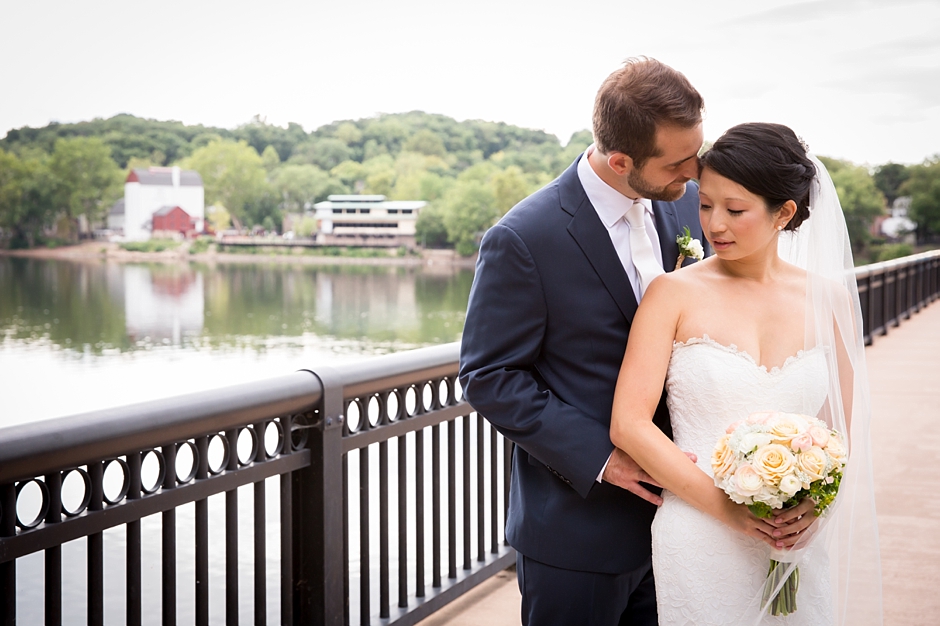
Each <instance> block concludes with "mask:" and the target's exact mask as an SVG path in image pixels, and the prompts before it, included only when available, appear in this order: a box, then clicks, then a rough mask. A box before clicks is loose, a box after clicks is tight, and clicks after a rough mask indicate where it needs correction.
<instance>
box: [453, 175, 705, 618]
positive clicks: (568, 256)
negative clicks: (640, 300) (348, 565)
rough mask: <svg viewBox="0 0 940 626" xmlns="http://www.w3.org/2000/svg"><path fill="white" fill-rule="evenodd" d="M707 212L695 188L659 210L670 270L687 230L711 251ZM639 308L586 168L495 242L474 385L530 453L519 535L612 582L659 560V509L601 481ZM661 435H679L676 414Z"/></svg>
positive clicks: (477, 289)
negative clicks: (653, 551) (655, 531)
mask: <svg viewBox="0 0 940 626" xmlns="http://www.w3.org/2000/svg"><path fill="white" fill-rule="evenodd" d="M698 205H699V202H698V188H697V187H696V186H695V184H694V183H691V182H690V183H688V184H687V186H686V193H685V195H684V196H683V197H682V198H681V199H679V200H677V201H675V202H657V201H654V202H653V213H654V216H655V220H656V229H657V231H658V235H659V238H660V244H661V250H662V256H663V260H664V265H665V266H666V271H670V270H672V269H673V268H674V267H675V261H676V259H677V257H678V254H679V251H678V246H677V244H676V236H677V234H679V233H681V231H682V228H683V227H684V226H688V227H689V228H690V229H691V231H692V234H693V236H694V237H698V238H701V227H700V225H699V218H698ZM636 309H637V301H636V297H635V296H634V292H633V288H632V287H631V284H630V281H629V279H628V277H627V274H626V272H625V271H624V268H623V265H622V264H621V261H620V259H619V257H618V255H617V252H616V250H615V249H614V245H613V243H612V242H611V239H610V236H609V234H608V232H607V229H606V228H605V226H604V224H603V223H602V222H601V219H600V218H599V217H598V215H597V212H596V211H595V210H594V207H593V206H592V205H591V203H590V201H589V200H588V197H587V195H586V194H585V192H584V188H583V187H582V185H581V182H580V180H579V178H578V172H577V161H575V163H574V164H573V165H572V166H570V167H569V168H568V169H567V170H566V171H565V172H564V173H563V174H562V175H561V176H560V177H559V178H557V179H555V180H554V181H552V182H551V183H549V184H548V185H547V186H546V187H544V188H543V189H541V190H539V191H538V192H536V193H534V194H533V195H531V196H529V197H528V198H526V199H525V200H523V201H522V202H520V203H519V204H518V205H517V206H516V207H514V208H513V209H512V210H511V211H510V212H509V213H507V214H506V216H505V217H503V219H502V220H500V222H499V223H498V224H497V225H496V226H494V227H493V228H491V229H490V230H489V231H488V232H487V233H486V235H485V236H484V237H483V241H482V244H481V247H480V256H479V260H478V262H477V268H476V276H475V278H474V282H473V288H472V289H471V292H470V303H469V308H468V311H467V318H466V323H465V327H464V334H463V340H462V345H461V350H460V382H461V384H462V386H463V389H464V393H465V395H466V398H467V400H468V401H469V403H470V404H471V405H472V406H473V407H474V409H476V410H477V411H478V412H479V413H480V414H481V415H483V416H485V417H486V418H487V419H488V420H489V421H490V422H491V423H493V425H494V426H495V427H496V428H497V429H498V430H499V431H500V432H501V433H502V434H503V435H505V436H506V437H507V438H508V439H510V440H511V441H513V442H515V444H516V447H515V451H514V454H513V463H512V479H511V487H510V505H509V515H508V519H507V521H506V536H507V539H508V540H509V543H510V544H511V545H512V546H513V547H515V548H516V550H517V551H519V552H520V553H521V554H523V555H524V556H525V557H527V558H529V559H534V560H535V561H538V562H540V563H545V564H548V565H551V566H553V567H555V568H563V569H565V570H576V571H582V572H599V573H606V574H622V573H625V572H630V571H632V570H636V569H637V568H641V567H643V566H644V564H646V563H648V562H649V560H650V523H651V522H652V519H653V515H654V513H655V512H656V507H655V506H654V505H652V504H650V503H648V502H646V501H644V500H642V499H640V498H639V497H637V496H635V495H633V494H631V493H629V492H628V491H626V490H624V489H621V488H619V487H615V486H614V485H611V484H609V483H598V482H597V481H596V478H597V476H598V473H599V472H600V470H601V468H602V467H603V465H604V463H605V461H606V460H607V459H608V457H609V456H610V454H611V452H612V451H613V449H614V446H613V444H612V443H611V442H610V436H609V428H610V413H611V406H612V404H613V395H614V387H615V385H616V381H617V376H618V374H619V371H620V365H621V362H622V360H623V354H624V350H625V348H626V344H627V336H628V334H629V332H630V325H631V322H632V321H633V316H634V313H635V312H636ZM664 398H665V396H664ZM655 422H656V423H657V424H658V425H659V427H660V428H662V429H663V430H664V431H666V433H667V434H670V431H671V429H670V426H669V416H668V413H667V410H666V406H665V402H664V401H661V402H660V404H659V407H658V408H657V410H656V416H655ZM595 601H602V599H600V598H595ZM559 623H560V622H559Z"/></svg>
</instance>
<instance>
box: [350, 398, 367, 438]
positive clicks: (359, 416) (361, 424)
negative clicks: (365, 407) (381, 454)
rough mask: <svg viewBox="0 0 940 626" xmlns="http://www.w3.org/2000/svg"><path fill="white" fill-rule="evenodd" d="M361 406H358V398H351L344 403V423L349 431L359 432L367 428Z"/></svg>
mask: <svg viewBox="0 0 940 626" xmlns="http://www.w3.org/2000/svg"><path fill="white" fill-rule="evenodd" d="M363 415H364V414H363V412H362V408H361V407H360V406H359V399H358V398H356V399H353V400H350V401H349V402H347V403H346V424H347V425H348V427H349V431H350V432H353V433H355V432H359V431H360V430H367V429H368V426H366V423H367V422H368V420H367V419H365V418H364V416H363Z"/></svg>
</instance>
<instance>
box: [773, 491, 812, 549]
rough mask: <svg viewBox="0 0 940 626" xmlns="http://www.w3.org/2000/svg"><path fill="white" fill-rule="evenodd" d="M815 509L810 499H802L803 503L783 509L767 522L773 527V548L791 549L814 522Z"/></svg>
mask: <svg viewBox="0 0 940 626" xmlns="http://www.w3.org/2000/svg"><path fill="white" fill-rule="evenodd" d="M815 507H816V503H815V502H813V500H812V499H810V498H803V501H802V502H800V503H799V504H798V505H796V506H794V507H791V508H789V509H783V510H782V511H780V512H779V513H777V514H776V515H775V516H774V517H773V519H771V520H768V521H769V522H770V523H771V524H772V525H773V526H774V527H775V529H774V531H773V536H774V538H775V539H776V543H775V544H774V547H776V548H790V547H792V546H793V545H794V544H795V543H796V542H797V541H798V540H799V539H800V538H801V537H802V536H803V531H805V530H807V529H808V528H809V527H810V526H812V525H813V524H814V523H815V522H816V519H817V517H816V515H814V513H813V509H814V508H815Z"/></svg>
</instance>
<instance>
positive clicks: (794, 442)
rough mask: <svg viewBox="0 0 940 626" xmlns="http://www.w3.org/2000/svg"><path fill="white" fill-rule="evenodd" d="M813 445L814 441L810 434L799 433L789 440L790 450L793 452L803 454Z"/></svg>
mask: <svg viewBox="0 0 940 626" xmlns="http://www.w3.org/2000/svg"><path fill="white" fill-rule="evenodd" d="M814 443H815V440H814V439H813V436H812V435H811V434H810V433H808V432H806V433H801V434H799V435H797V436H796V437H794V438H793V439H791V440H790V448H792V449H793V450H794V451H795V452H805V451H806V450H809V449H810V448H812V447H813V444H814Z"/></svg>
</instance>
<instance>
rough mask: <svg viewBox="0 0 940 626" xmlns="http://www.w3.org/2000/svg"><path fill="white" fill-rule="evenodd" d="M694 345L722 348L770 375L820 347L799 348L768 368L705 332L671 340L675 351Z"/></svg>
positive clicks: (733, 345)
mask: <svg viewBox="0 0 940 626" xmlns="http://www.w3.org/2000/svg"><path fill="white" fill-rule="evenodd" d="M695 345H706V346H711V347H713V348H716V349H718V350H722V351H723V352H727V353H729V354H734V355H737V356H739V357H741V358H743V359H744V360H745V361H747V362H748V363H750V364H751V365H753V366H754V367H756V368H757V369H758V370H760V371H762V372H764V373H766V374H770V375H775V374H779V373H780V372H782V371H783V370H785V369H786V368H787V367H788V366H789V365H790V364H792V363H795V362H796V361H799V360H800V359H802V358H804V357H806V356H807V355H810V354H813V353H814V352H816V351H818V350H821V349H822V348H821V347H820V346H816V347H813V348H810V349H809V350H800V351H799V352H797V353H796V354H794V355H791V356H788V357H787V358H786V360H784V362H783V365H775V366H774V367H771V368H770V369H768V368H767V366H766V365H761V364H760V363H758V362H757V360H756V359H755V358H754V357H753V356H751V354H750V353H749V352H747V351H746V350H740V349H739V348H738V346H737V345H735V344H733V343H731V344H727V345H726V344H723V343H719V342H717V341H715V340H714V339H712V338H711V337H709V336H708V335H707V334H703V335H702V336H701V337H690V338H689V339H686V340H685V341H673V342H672V348H673V351H675V350H676V348H684V347H688V346H695Z"/></svg>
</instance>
